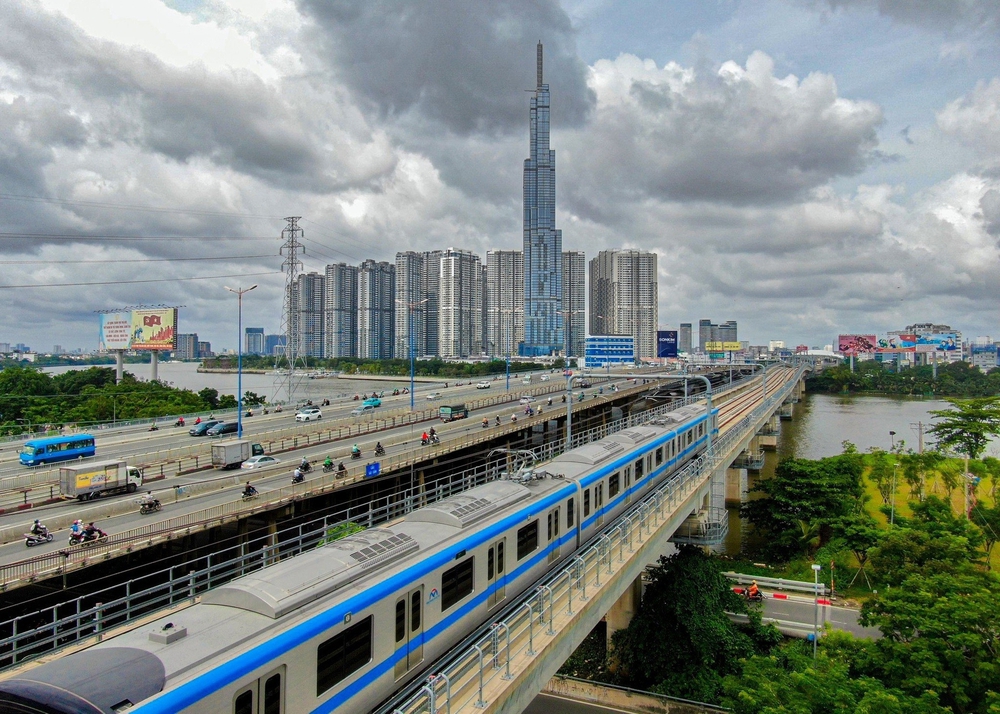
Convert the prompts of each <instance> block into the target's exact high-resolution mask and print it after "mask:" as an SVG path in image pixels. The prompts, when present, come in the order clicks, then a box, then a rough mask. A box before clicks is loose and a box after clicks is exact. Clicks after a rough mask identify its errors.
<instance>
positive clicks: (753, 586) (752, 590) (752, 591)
mask: <svg viewBox="0 0 1000 714" xmlns="http://www.w3.org/2000/svg"><path fill="white" fill-rule="evenodd" d="M759 596H760V588H759V587H757V581H756V580H754V581H753V582H752V583H750V587H749V588H747V597H748V598H750V599H751V600H753V599H754V598H756V597H759Z"/></svg>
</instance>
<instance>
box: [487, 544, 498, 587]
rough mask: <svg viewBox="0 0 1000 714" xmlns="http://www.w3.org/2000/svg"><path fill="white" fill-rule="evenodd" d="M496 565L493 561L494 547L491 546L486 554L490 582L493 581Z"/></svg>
mask: <svg viewBox="0 0 1000 714" xmlns="http://www.w3.org/2000/svg"><path fill="white" fill-rule="evenodd" d="M495 567H496V566H495V565H494V563H493V549H492V548H490V550H489V552H488V553H487V554H486V579H487V580H489V581H490V582H493V576H494V575H495Z"/></svg>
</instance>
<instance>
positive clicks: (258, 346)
mask: <svg viewBox="0 0 1000 714" xmlns="http://www.w3.org/2000/svg"><path fill="white" fill-rule="evenodd" d="M244 333H245V335H246V337H245V338H244V339H245V340H246V344H244V345H243V352H245V353H246V354H248V355H262V354H264V328H263V327H247V328H245V329H244Z"/></svg>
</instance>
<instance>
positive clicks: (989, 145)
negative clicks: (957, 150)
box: [937, 77, 1000, 160]
mask: <svg viewBox="0 0 1000 714" xmlns="http://www.w3.org/2000/svg"><path fill="white" fill-rule="evenodd" d="M937 122H938V126H939V127H940V128H941V130H942V131H944V132H946V133H948V134H952V135H954V136H956V137H957V138H958V139H959V140H961V141H962V142H963V143H965V144H967V145H968V146H971V147H972V148H974V149H975V150H976V151H977V152H979V153H980V156H982V157H983V158H988V159H993V160H998V159H1000V78H997V77H994V78H993V79H992V80H990V81H989V82H980V83H978V84H977V85H976V87H975V88H974V89H973V90H972V91H971V92H969V93H968V94H966V95H965V96H963V97H959V98H958V99H956V100H955V101H953V102H951V103H950V104H948V105H947V106H946V107H945V108H944V109H942V110H941V111H940V112H938V115H937Z"/></svg>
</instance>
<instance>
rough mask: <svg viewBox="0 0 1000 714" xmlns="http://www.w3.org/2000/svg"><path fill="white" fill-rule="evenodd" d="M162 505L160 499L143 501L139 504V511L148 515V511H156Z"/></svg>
mask: <svg viewBox="0 0 1000 714" xmlns="http://www.w3.org/2000/svg"><path fill="white" fill-rule="evenodd" d="M160 508H162V506H161V505H160V499H158V498H154V499H153V500H152V501H142V502H141V503H140V504H139V513H141V514H142V515H146V514H147V513H156V512H157V511H158V510H160Z"/></svg>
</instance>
